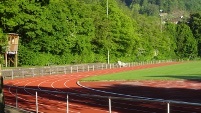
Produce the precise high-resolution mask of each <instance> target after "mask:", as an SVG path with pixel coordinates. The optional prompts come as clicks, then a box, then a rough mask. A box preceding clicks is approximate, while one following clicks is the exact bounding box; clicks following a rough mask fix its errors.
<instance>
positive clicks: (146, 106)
mask: <svg viewBox="0 0 201 113" xmlns="http://www.w3.org/2000/svg"><path fill="white" fill-rule="evenodd" d="M172 64H175V63H174V62H172V63H160V64H150V65H143V66H135V67H124V68H115V69H106V70H96V71H90V72H79V73H72V74H61V75H51V76H40V77H34V78H23V79H15V80H5V81H4V84H5V85H7V86H5V88H4V93H5V100H6V104H8V105H13V106H16V104H15V103H16V99H15V97H16V87H20V89H18V90H17V94H18V95H17V96H18V107H19V108H21V109H26V110H28V111H33V112H35V111H36V105H35V102H36V98H35V95H36V91H34V90H33V89H35V90H38V91H37V94H38V110H39V112H43V113H66V106H67V102H66V100H67V99H66V98H67V95H66V94H62V93H67V92H71V93H79V94H96V95H104V96H118V97H119V96H121V97H127V95H131V96H140V97H141V96H143V97H149V98H160V99H171V100H180V101H189V102H196V103H201V96H200V94H201V83H200V82H196V81H185V80H183V81H116V82H81V83H80V84H81V85H83V86H85V87H88V88H93V89H96V90H91V89H87V88H84V87H81V86H79V85H78V84H77V81H79V80H80V79H82V78H85V77H88V76H96V75H103V74H109V73H117V72H122V71H129V70H137V69H144V68H152V67H158V66H165V65H172ZM182 84H183V85H182ZM27 88H29V89H27ZM31 89H32V90H31ZM42 90H51V91H55V92H57V93H50V92H44V91H42ZM100 91H101V92H100ZM103 91H105V92H107V93H105V92H103ZM58 92H60V93H58ZM108 92H112V93H108ZM119 94H122V95H119ZM184 94H186V95H184ZM111 104H112V113H113V112H116V113H165V112H167V105H166V103H153V102H151V103H150V102H138V101H122V100H112V103H111ZM108 109H109V108H108V99H103V98H93V97H82V96H80V95H69V113H108ZM200 111H201V107H200V106H196V107H194V106H186V105H185V106H184V105H171V113H192V112H194V113H199V112H200Z"/></svg>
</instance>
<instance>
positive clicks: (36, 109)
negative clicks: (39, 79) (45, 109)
mask: <svg viewBox="0 0 201 113" xmlns="http://www.w3.org/2000/svg"><path fill="white" fill-rule="evenodd" d="M36 113H38V93H37V91H36Z"/></svg>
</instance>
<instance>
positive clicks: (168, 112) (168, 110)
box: [167, 102, 170, 113]
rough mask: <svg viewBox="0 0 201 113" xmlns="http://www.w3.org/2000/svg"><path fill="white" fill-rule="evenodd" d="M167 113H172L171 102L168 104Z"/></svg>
mask: <svg viewBox="0 0 201 113" xmlns="http://www.w3.org/2000/svg"><path fill="white" fill-rule="evenodd" d="M167 113H170V102H168V103H167Z"/></svg>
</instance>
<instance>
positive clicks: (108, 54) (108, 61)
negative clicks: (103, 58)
mask: <svg viewBox="0 0 201 113" xmlns="http://www.w3.org/2000/svg"><path fill="white" fill-rule="evenodd" d="M107 21H108V0H107ZM107 32H108V31H107ZM107 34H108V33H107ZM107 36H108V35H107ZM107 63H108V64H110V51H109V47H108V50H107Z"/></svg>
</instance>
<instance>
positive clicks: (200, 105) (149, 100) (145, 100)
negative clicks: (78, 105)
mask: <svg viewBox="0 0 201 113" xmlns="http://www.w3.org/2000/svg"><path fill="white" fill-rule="evenodd" d="M9 87H14V86H9ZM15 89H16V94H15V101H16V102H15V107H16V108H19V106H18V102H19V99H20V98H18V90H20V89H23V90H31V91H32V92H33V91H34V92H35V112H36V113H38V112H39V107H38V106H39V102H38V97H39V96H40V95H38V92H43V93H50V94H51V95H52V94H62V95H65V97H66V98H65V99H66V113H69V100H70V99H69V96H75V95H76V96H80V97H89V98H99V99H105V100H108V107H107V108H108V112H109V113H112V101H118V102H122V101H127V103H129V104H132V102H143V104H145V103H150V104H153V103H156V104H159V105H161V103H163V105H165V106H166V107H165V106H163V107H162V109H163V110H161V111H163V113H164V111H166V113H170V111H171V107H170V105H181V106H183V105H187V106H188V107H186V106H184V107H182V109H179V110H181V111H178V109H177V110H175V111H177V113H180V112H181V113H183V112H184V113H185V112H186V111H185V110H189V109H190V110H191V111H187V112H193V113H198V112H199V109H198V108H200V109H201V103H189V102H183V101H173V100H164V99H155V98H146V97H135V98H126V97H111V96H100V95H92V94H80V93H71V92H58V91H51V90H38V89H32V88H24V87H15ZM32 96H33V95H32ZM135 104H136V103H135ZM189 106H194V107H189ZM121 107H123V106H121ZM195 108H196V109H197V110H196V109H195ZM155 109H158V108H156V107H155V108H153V109H152V110H155ZM165 109H166V110H165ZM193 109H195V111H194V110H193ZM32 110H33V109H32ZM149 110H150V109H149ZM161 111H160V112H161ZM172 111H174V110H172ZM144 112H147V111H146V110H145V111H144ZM148 112H154V113H157V112H159V111H148Z"/></svg>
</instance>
